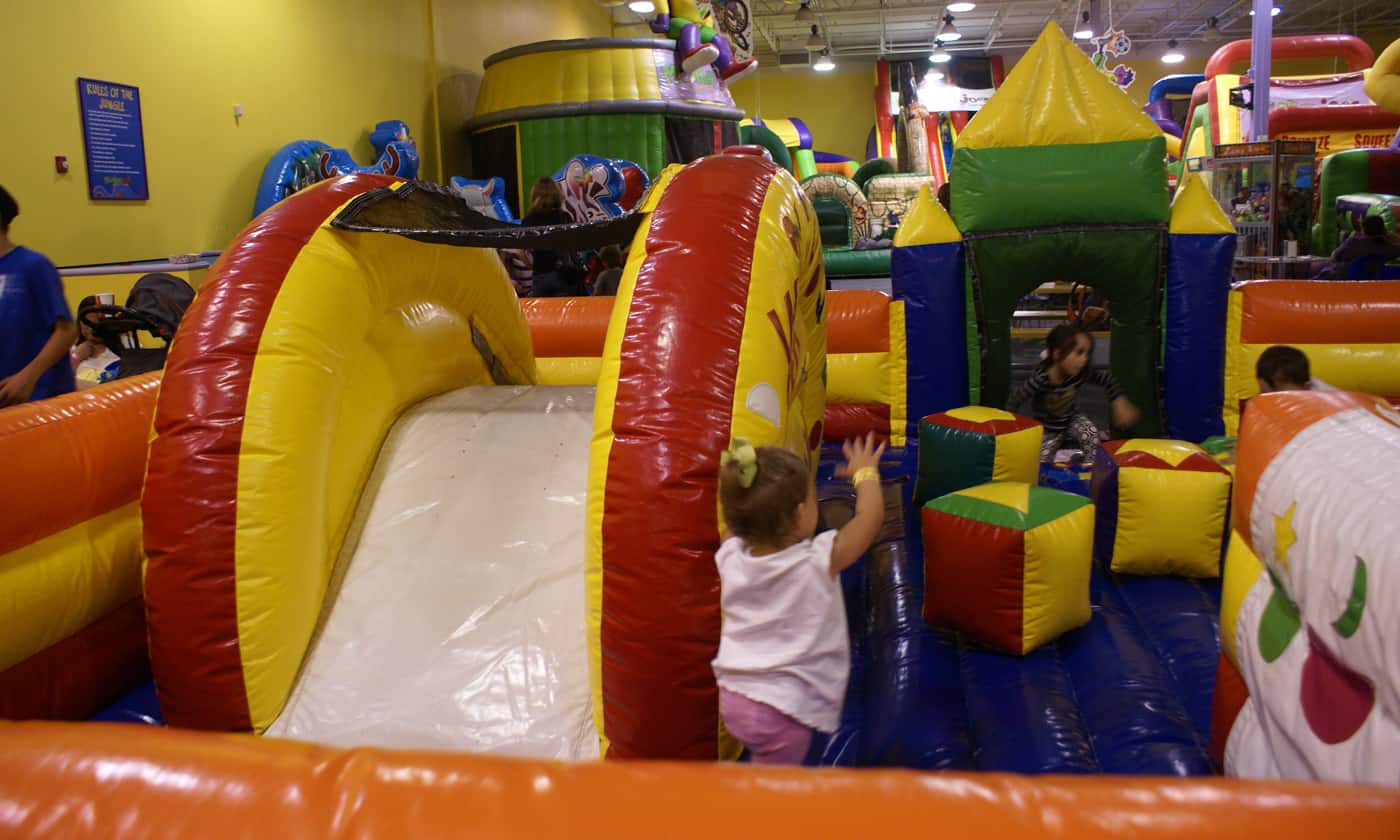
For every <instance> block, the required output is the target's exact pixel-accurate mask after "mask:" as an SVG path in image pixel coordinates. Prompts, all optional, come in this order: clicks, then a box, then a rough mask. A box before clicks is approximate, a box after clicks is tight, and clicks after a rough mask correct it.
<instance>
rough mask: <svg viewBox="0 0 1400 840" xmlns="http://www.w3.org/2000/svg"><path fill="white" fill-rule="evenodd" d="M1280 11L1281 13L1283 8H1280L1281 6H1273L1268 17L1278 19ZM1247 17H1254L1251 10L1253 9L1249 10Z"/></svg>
mask: <svg viewBox="0 0 1400 840" xmlns="http://www.w3.org/2000/svg"><path fill="white" fill-rule="evenodd" d="M1282 11H1283V7H1282V6H1274V7H1273V8H1272V9H1270V10H1269V17H1278V15H1279V12H1282ZM1249 16H1250V17H1254V10H1253V9H1250V10H1249Z"/></svg>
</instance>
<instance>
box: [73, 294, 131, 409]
mask: <svg viewBox="0 0 1400 840" xmlns="http://www.w3.org/2000/svg"><path fill="white" fill-rule="evenodd" d="M96 305H97V296H96V295H88V296H87V297H85V298H83V299H82V300H81V301H79V302H78V343H77V344H75V345H73V350H72V352H71V353H70V354H69V355H70V357H71V359H72V362H73V375H74V377H76V379H77V380H78V387H79V388H91V387H92V386H93V385H96V384H98V383H100V382H106V381H109V380H111V379H114V378H116V374H117V365H118V363H120V362H121V358H120V357H118V356H117V354H116V353H113V352H112V348H110V347H108V346H107V344H106V342H104V341H103V340H102V336H100V335H98V334H97V333H95V332H93V331H92V328H91V327H89V326H88V325H87V324H84V323H83V313H84V312H86V311H87V310H88V309H90V308H91V307H94V306H96Z"/></svg>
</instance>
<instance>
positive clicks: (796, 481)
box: [719, 446, 812, 547]
mask: <svg viewBox="0 0 1400 840" xmlns="http://www.w3.org/2000/svg"><path fill="white" fill-rule="evenodd" d="M754 452H755V453H756V454H757V456H758V472H757V473H756V474H755V475H754V480H753V484H751V485H749V486H748V487H744V486H743V485H742V484H740V480H739V474H740V467H739V465H738V464H736V463H730V464H725V465H723V466H721V467H720V469H719V505H720V509H721V510H722V511H723V512H724V525H725V527H726V528H728V529H729V533H731V534H733V535H734V536H736V537H739V538H740V539H742V540H743V541H744V542H746V543H748V544H750V545H764V546H774V547H778V546H781V545H782V543H783V541H784V540H785V539H787V538H788V537H789V536H790V535H791V534H792V529H793V527H794V526H795V525H796V524H797V520H796V516H797V506H798V505H800V504H802V503H803V502H805V501H806V500H807V492H808V490H809V489H810V488H811V484H812V477H811V473H809V472H808V471H807V465H806V464H805V463H804V462H803V461H802V459H801V458H799V457H798V456H796V455H794V454H793V453H791V452H789V451H788V450H786V449H783V448H781V447H777V446H758V447H755V448H754Z"/></svg>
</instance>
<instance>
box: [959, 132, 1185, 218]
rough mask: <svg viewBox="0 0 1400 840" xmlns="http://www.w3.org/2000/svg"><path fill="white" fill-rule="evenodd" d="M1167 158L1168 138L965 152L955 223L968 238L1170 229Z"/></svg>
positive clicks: (1158, 137) (962, 158) (961, 157)
mask: <svg viewBox="0 0 1400 840" xmlns="http://www.w3.org/2000/svg"><path fill="white" fill-rule="evenodd" d="M1166 155H1167V146H1166V141H1165V140H1164V139H1163V138H1162V137H1161V136H1160V135H1159V136H1157V137H1153V138H1151V139H1147V140H1123V141H1119V142H1116V143H1092V144H1085V145H1064V146H1026V147H1015V148H990V149H958V152H957V154H956V155H954V156H953V171H952V175H951V176H950V179H949V180H950V182H951V184H952V207H953V221H955V222H956V223H957V225H958V230H961V231H962V232H963V233H970V232H976V231H984V230H1008V229H1012V228H1033V227H1050V226H1060V225H1092V224H1117V223H1136V222H1160V223H1163V224H1165V223H1166V221H1167V215H1168V203H1167V190H1166V183H1167V171H1166ZM1029 196H1034V197H1035V200H1034V201H1030V200H1028V197H1029Z"/></svg>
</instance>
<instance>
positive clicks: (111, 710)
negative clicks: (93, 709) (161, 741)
mask: <svg viewBox="0 0 1400 840" xmlns="http://www.w3.org/2000/svg"><path fill="white" fill-rule="evenodd" d="M89 719H90V720H92V721H94V722H97V723H140V724H145V725H147V726H164V725H165V718H164V717H163V716H162V715H161V713H160V700H159V699H158V698H157V697H156V684H155V683H154V682H151V681H147V682H145V683H143V684H142V685H139V686H137V687H136V688H133V689H132V690H131V691H129V692H127V693H126V694H124V695H122V696H121V697H120V698H118V699H117V701H116V702H115V703H113V704H112V705H110V706H108V707H107V708H105V709H103V710H102V711H100V712H98V713H97V714H95V715H93V716H92V717H91V718H89Z"/></svg>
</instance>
